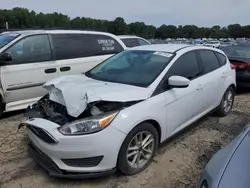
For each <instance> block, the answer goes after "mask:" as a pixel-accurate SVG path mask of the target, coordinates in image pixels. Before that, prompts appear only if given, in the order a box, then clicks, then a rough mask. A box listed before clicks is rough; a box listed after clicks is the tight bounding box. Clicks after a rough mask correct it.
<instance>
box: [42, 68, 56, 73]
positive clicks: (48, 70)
mask: <svg viewBox="0 0 250 188" xmlns="http://www.w3.org/2000/svg"><path fill="white" fill-rule="evenodd" d="M44 72H45V73H46V74H51V73H55V72H56V68H51V69H45V70H44Z"/></svg>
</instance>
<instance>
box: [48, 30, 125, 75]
mask: <svg viewBox="0 0 250 188" xmlns="http://www.w3.org/2000/svg"><path fill="white" fill-rule="evenodd" d="M51 39H52V42H53V47H54V50H55V58H56V64H57V67H58V70H59V75H60V76H62V75H68V74H81V73H84V72H86V71H88V70H89V69H91V68H93V67H94V66H96V65H97V64H99V63H101V62H102V61H104V60H105V59H107V58H109V57H110V56H112V55H113V54H116V53H119V52H121V51H123V50H124V49H123V47H122V46H121V45H120V43H119V42H118V41H116V40H115V39H114V38H112V37H110V36H106V35H98V34H51Z"/></svg>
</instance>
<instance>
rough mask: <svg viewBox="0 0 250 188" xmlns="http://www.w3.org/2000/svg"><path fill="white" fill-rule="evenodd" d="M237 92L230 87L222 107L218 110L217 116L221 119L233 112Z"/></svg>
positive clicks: (223, 99) (221, 104) (222, 101)
mask: <svg viewBox="0 0 250 188" xmlns="http://www.w3.org/2000/svg"><path fill="white" fill-rule="evenodd" d="M234 97H235V92H234V89H233V88H232V87H229V88H228V89H227V91H226V92H225V94H224V96H223V98H222V100H221V103H220V105H219V106H218V108H217V111H216V113H217V115H218V116H221V117H225V116H227V115H228V114H229V113H230V111H231V110H232V107H233V103H234Z"/></svg>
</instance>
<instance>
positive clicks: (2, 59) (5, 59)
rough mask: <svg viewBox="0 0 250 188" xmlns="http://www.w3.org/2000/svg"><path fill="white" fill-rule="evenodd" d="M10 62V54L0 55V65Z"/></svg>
mask: <svg viewBox="0 0 250 188" xmlns="http://www.w3.org/2000/svg"><path fill="white" fill-rule="evenodd" d="M10 61H12V57H11V55H10V53H7V52H6V53H3V54H0V62H1V63H5V62H10Z"/></svg>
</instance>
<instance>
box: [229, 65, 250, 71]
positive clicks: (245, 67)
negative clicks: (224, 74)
mask: <svg viewBox="0 0 250 188" xmlns="http://www.w3.org/2000/svg"><path fill="white" fill-rule="evenodd" d="M230 67H231V69H236V70H239V71H241V70H242V71H250V63H236V64H230Z"/></svg>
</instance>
